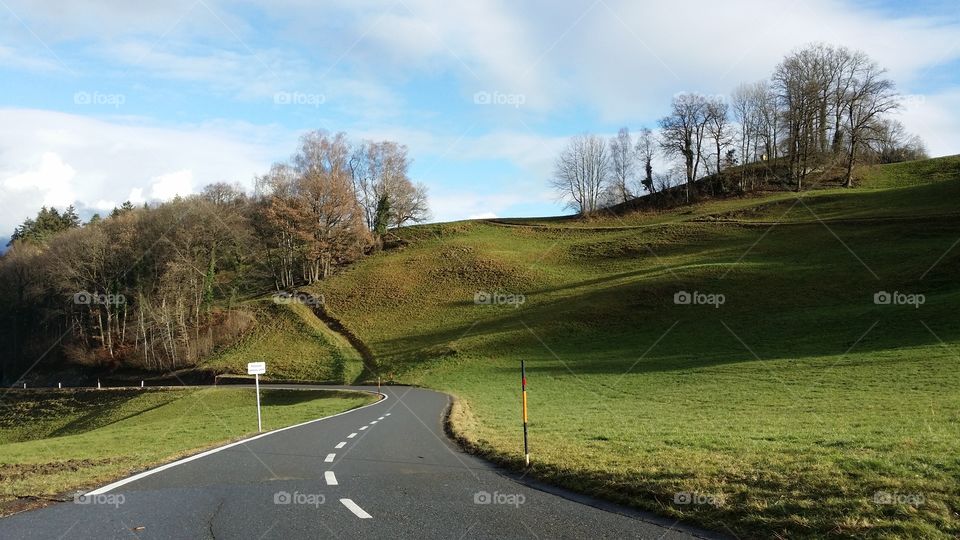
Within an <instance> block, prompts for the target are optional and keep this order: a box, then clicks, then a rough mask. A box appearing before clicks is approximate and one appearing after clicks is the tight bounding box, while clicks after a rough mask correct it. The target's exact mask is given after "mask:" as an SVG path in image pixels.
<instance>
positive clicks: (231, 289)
mask: <svg viewBox="0 0 960 540" xmlns="http://www.w3.org/2000/svg"><path fill="white" fill-rule="evenodd" d="M410 163H411V160H410V158H409V156H408V150H407V148H406V147H405V146H404V145H402V144H398V143H396V142H392V141H383V142H374V141H361V142H358V143H352V142H351V141H349V140H348V139H347V136H346V135H344V134H343V133H338V134H329V133H326V132H322V131H317V132H312V133H308V134H306V135H304V136H303V137H302V138H301V140H300V145H299V148H298V149H297V151H296V153H294V155H293V156H292V157H291V158H290V159H289V160H286V161H283V162H279V163H275V164H274V165H273V166H272V167H271V168H270V170H269V171H268V172H266V173H265V174H263V175H261V176H258V177H257V178H256V179H255V182H254V189H253V191H252V193H247V192H246V191H245V190H244V189H242V188H241V187H239V186H238V185H231V184H228V183H224V182H219V183H214V184H211V185H208V186H206V187H205V188H204V189H203V190H202V192H201V193H199V194H196V195H191V196H187V197H177V198H176V199H174V200H172V201H169V202H165V203H159V204H151V205H144V206H142V207H136V206H135V205H133V204H130V203H129V202H127V203H124V204H123V205H122V206H121V207H119V208H116V209H114V211H113V212H112V213H111V214H110V215H109V216H107V217H105V218H101V217H100V216H97V215H95V216H93V218H92V219H91V220H90V221H89V222H87V223H81V220H80V219H79V218H78V217H77V215H76V212H75V211H74V209H73V208H72V207H71V208H69V209H67V210H66V211H64V212H62V213H61V212H59V211H57V210H56V209H48V208H43V209H41V210H40V212H39V213H38V215H37V217H36V218H31V219H28V220H26V221H25V222H24V223H23V224H22V225H21V226H19V227H17V230H16V231H15V232H14V234H13V236H12V240H11V242H10V245H9V249H8V251H7V252H6V253H5V254H4V255H3V256H2V257H0V356H2V359H3V368H4V369H3V378H4V379H5V380H7V381H8V382H9V380H10V379H11V378H12V377H17V376H19V374H20V373H18V370H19V371H22V370H23V369H26V368H28V367H30V364H31V363H32V362H34V361H37V360H38V359H41V358H42V359H45V360H47V361H50V362H53V363H55V362H60V361H63V360H68V361H72V362H74V363H78V364H83V365H96V366H111V367H116V366H121V365H125V366H135V367H139V368H145V369H151V370H170V369H176V368H179V367H183V366H190V365H194V364H195V363H196V362H197V361H199V360H200V359H202V358H203V357H204V356H206V355H209V354H210V353H211V352H212V351H213V350H215V349H216V348H217V347H219V346H222V345H224V344H225V343H228V342H230V341H231V340H235V339H236V338H237V337H238V336H239V335H240V334H242V332H244V331H245V330H246V329H248V328H249V327H250V325H251V324H252V323H253V321H252V319H251V315H250V314H249V313H247V312H245V311H244V310H241V309H234V308H235V307H236V306H237V304H238V302H239V301H241V300H243V299H244V298H245V295H247V294H249V293H250V292H251V291H253V292H254V293H255V294H256V292H257V291H259V292H261V293H262V292H266V291H269V290H284V289H290V288H293V287H297V286H300V285H304V284H310V283H313V282H316V281H317V280H320V279H323V278H325V277H327V276H329V275H330V273H331V272H333V271H335V270H336V268H338V267H341V266H343V265H346V264H349V263H350V262H352V261H355V260H356V259H357V258H359V257H362V256H364V255H365V254H368V253H370V252H371V251H373V250H376V249H379V248H380V247H381V246H382V244H383V242H384V239H385V237H387V236H388V235H389V234H390V233H389V230H390V229H392V228H395V227H401V226H404V225H407V224H410V223H416V222H420V221H423V220H425V219H427V218H428V205H427V193H426V188H425V187H424V186H423V185H422V184H415V183H414V182H413V181H412V180H411V179H410V177H409V168H410Z"/></svg>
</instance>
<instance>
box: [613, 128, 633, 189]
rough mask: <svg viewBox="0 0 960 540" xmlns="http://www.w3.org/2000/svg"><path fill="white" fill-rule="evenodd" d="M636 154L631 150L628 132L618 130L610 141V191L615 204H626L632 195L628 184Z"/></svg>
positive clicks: (630, 180) (630, 139) (631, 145)
mask: <svg viewBox="0 0 960 540" xmlns="http://www.w3.org/2000/svg"><path fill="white" fill-rule="evenodd" d="M635 159H636V154H635V153H634V150H633V139H632V138H631V137H630V130H629V129H627V128H625V127H624V128H620V131H619V132H617V135H616V136H615V137H612V138H611V139H610V186H609V187H610V190H611V191H612V192H613V195H614V196H615V197H616V199H617V202H627V201H629V200H630V199H631V198H632V197H633V195H632V194H631V193H630V183H631V182H632V180H633V175H634V169H635V168H636V161H635Z"/></svg>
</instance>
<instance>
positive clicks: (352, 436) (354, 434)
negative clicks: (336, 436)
mask: <svg viewBox="0 0 960 540" xmlns="http://www.w3.org/2000/svg"><path fill="white" fill-rule="evenodd" d="M356 436H357V433H356V432H353V433H351V434H349V435H347V438H348V439H352V438H354V437H356Z"/></svg>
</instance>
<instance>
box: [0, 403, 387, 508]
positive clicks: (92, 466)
mask: <svg viewBox="0 0 960 540" xmlns="http://www.w3.org/2000/svg"><path fill="white" fill-rule="evenodd" d="M261 398H262V406H263V427H264V429H265V430H270V429H276V428H280V427H283V426H287V425H292V424H295V423H299V422H303V421H306V420H312V419H314V418H319V417H323V416H328V415H330V414H334V413H337V412H340V411H344V410H348V409H352V408H354V407H358V406H360V405H364V404H366V403H371V402H373V401H374V399H375V398H374V397H373V396H368V395H363V394H356V393H346V392H330V391H301V390H263V391H262V393H261ZM255 400H256V398H255V396H254V393H253V391H252V390H250V389H242V388H210V389H188V390H164V391H160V390H77V391H53V390H51V391H42V390H37V391H11V392H9V393H8V394H6V395H5V396H4V400H3V408H4V414H2V415H0V480H2V481H0V486H2V487H0V515H2V514H3V513H6V512H8V511H10V510H11V509H12V508H14V506H15V505H14V506H11V501H13V500H15V499H22V498H30V499H32V498H51V497H57V496H58V495H59V494H61V493H63V492H65V491H67V490H71V489H79V488H83V487H91V486H94V485H97V484H103V483H106V482H109V481H111V480H115V479H116V478H118V477H123V476H125V475H128V474H131V473H133V472H135V471H137V470H140V469H143V468H146V467H149V466H152V465H157V464H159V463H162V462H165V461H170V460H173V459H174V458H177V457H180V456H183V455H187V454H192V453H195V452H197V451H199V450H201V449H203V448H207V447H210V446H214V445H216V444H218V443H222V442H224V441H229V440H231V439H236V438H239V437H241V436H243V435H247V434H250V433H254V432H256V430H257V419H256V401H255Z"/></svg>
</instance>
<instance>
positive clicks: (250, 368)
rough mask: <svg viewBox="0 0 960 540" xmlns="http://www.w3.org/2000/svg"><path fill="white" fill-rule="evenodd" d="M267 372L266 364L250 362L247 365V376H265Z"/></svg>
mask: <svg viewBox="0 0 960 540" xmlns="http://www.w3.org/2000/svg"><path fill="white" fill-rule="evenodd" d="M266 372H267V363H266V362H250V363H249V364H247V375H263V374H264V373H266Z"/></svg>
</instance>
